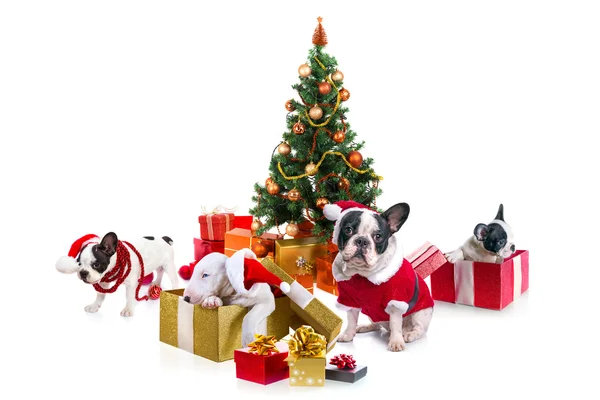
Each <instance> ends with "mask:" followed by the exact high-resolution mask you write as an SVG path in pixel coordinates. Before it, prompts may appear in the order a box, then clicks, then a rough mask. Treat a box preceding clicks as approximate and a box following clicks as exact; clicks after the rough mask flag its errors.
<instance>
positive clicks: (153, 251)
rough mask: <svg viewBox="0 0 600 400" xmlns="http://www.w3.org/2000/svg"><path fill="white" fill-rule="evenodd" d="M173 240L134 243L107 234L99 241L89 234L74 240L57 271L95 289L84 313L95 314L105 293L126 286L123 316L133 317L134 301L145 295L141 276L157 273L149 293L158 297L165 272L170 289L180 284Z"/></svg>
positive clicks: (150, 239)
mask: <svg viewBox="0 0 600 400" xmlns="http://www.w3.org/2000/svg"><path fill="white" fill-rule="evenodd" d="M172 244H173V241H172V240H171V239H170V238H169V237H167V236H163V237H162V238H157V239H155V238H154V237H153V236H145V237H143V238H140V239H139V240H136V241H134V244H132V243H129V242H126V241H121V240H119V239H118V238H117V235H116V234H115V233H114V232H109V233H107V234H106V235H104V237H103V238H102V240H100V238H99V237H98V236H96V235H93V234H89V235H85V236H83V237H81V238H79V239H77V240H76V241H75V242H74V243H73V244H72V245H71V249H70V250H69V253H68V255H67V256H62V257H60V258H59V259H58V261H57V262H56V269H57V270H58V271H59V272H62V273H65V274H74V273H76V274H77V276H78V277H79V279H80V280H82V281H83V282H85V283H87V284H89V285H92V286H93V287H94V289H96V301H94V302H93V303H92V304H90V305H88V306H86V307H85V311H87V312H89V313H95V312H97V311H98V310H99V309H100V306H101V305H102V302H103V301H104V298H105V297H106V294H107V293H113V292H115V291H116V290H117V288H118V287H119V286H120V285H121V284H123V285H125V297H126V303H125V308H123V310H122V311H121V315H122V316H123V317H131V316H133V311H134V307H135V305H136V302H137V301H141V300H147V299H148V298H149V297H148V296H142V297H140V296H139V291H140V287H141V285H142V284H143V283H144V277H146V276H148V275H150V274H152V273H153V272H154V271H156V279H155V280H154V282H152V286H151V287H150V290H149V293H150V295H151V297H152V298H154V297H156V296H155V295H154V294H153V293H152V292H151V291H152V290H153V289H156V292H158V294H160V283H161V281H162V276H163V273H164V272H166V273H167V276H168V277H169V280H170V281H171V285H172V287H174V288H176V287H177V286H178V285H179V280H178V278H177V268H176V267H175V263H174V254H173V247H172V246H171V245H172Z"/></svg>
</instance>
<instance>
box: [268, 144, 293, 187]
mask: <svg viewBox="0 0 600 400" xmlns="http://www.w3.org/2000/svg"><path fill="white" fill-rule="evenodd" d="M277 151H278V152H279V154H281V155H282V156H287V155H288V154H290V152H291V151H292V148H291V147H290V145H289V144H287V143H285V142H283V143H281V144H280V145H279V147H278V148H277ZM269 179H270V178H269Z"/></svg>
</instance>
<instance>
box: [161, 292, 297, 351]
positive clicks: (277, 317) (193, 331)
mask: <svg viewBox="0 0 600 400" xmlns="http://www.w3.org/2000/svg"><path fill="white" fill-rule="evenodd" d="M183 291H184V289H175V290H163V291H162V292H161V294H160V341H161V342H163V343H166V344H169V345H171V346H175V347H178V348H180V349H182V350H186V351H188V352H190V353H194V354H196V355H199V356H201V357H204V358H208V359H209V360H212V361H216V362H221V361H227V360H231V359H233V354H234V351H235V350H236V349H239V348H241V347H242V320H243V319H244V316H245V315H246V313H247V312H248V309H247V308H245V307H242V306H239V305H231V306H221V307H218V308H215V309H206V308H202V306H200V305H193V304H189V303H187V302H185V301H184V300H183V297H182V296H183ZM291 315H292V313H291V309H290V299H289V298H288V297H286V296H283V297H278V298H276V299H275V311H273V313H271V315H269V316H268V317H267V318H266V320H265V321H264V324H265V326H264V327H262V329H263V330H264V331H266V333H267V335H274V336H276V337H284V336H286V335H287V334H288V333H289V330H290V329H289V325H290V317H291Z"/></svg>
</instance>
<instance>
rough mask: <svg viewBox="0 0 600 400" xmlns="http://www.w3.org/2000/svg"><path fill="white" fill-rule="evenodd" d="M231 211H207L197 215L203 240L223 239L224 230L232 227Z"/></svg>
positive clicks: (233, 216)
mask: <svg viewBox="0 0 600 400" xmlns="http://www.w3.org/2000/svg"><path fill="white" fill-rule="evenodd" d="M234 218H235V215H234V214H233V213H215V214H213V213H208V214H204V215H201V216H199V217H198V222H200V238H201V239H204V240H225V232H227V231H229V230H231V229H233V221H234Z"/></svg>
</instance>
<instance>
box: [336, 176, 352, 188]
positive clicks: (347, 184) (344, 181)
mask: <svg viewBox="0 0 600 400" xmlns="http://www.w3.org/2000/svg"><path fill="white" fill-rule="evenodd" d="M338 187H339V188H340V189H343V190H347V189H348V188H349V187H350V181H349V180H348V179H346V178H340V181H339V182H338Z"/></svg>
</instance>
